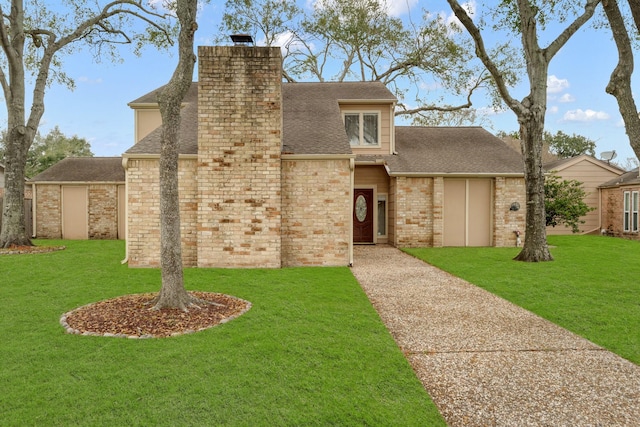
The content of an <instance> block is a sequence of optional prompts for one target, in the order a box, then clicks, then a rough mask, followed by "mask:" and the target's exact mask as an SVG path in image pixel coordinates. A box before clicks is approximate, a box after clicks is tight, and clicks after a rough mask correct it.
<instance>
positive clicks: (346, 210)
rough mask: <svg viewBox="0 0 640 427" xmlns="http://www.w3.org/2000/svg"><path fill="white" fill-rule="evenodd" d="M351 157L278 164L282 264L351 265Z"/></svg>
mask: <svg viewBox="0 0 640 427" xmlns="http://www.w3.org/2000/svg"><path fill="white" fill-rule="evenodd" d="M350 174H351V172H350V169H349V159H339V160H284V161H283V162H282V265H283V266H285V267H290V266H308V265H314V266H344V265H348V264H349V242H350V240H351V236H350V233H351V227H350V224H351V203H350V201H351V189H350V182H351V179H350Z"/></svg>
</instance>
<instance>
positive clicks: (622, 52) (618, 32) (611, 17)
mask: <svg viewBox="0 0 640 427" xmlns="http://www.w3.org/2000/svg"><path fill="white" fill-rule="evenodd" d="M629 4H630V6H631V8H632V11H633V10H634V8H635V9H637V10H636V11H635V12H634V15H633V16H634V18H636V19H637V20H636V21H635V24H636V25H640V6H638V5H637V3H634V2H633V1H630V2H629ZM602 7H603V8H604V12H605V14H606V16H607V20H608V21H609V27H610V28H611V32H612V33H613V39H614V41H615V43H616V46H617V48H618V64H617V65H616V67H615V69H614V70H613V72H612V73H611V77H610V78H609V84H608V85H607V88H606V91H607V93H608V94H610V95H612V96H614V97H615V98H616V101H617V102H618V109H619V110H620V114H621V115H622V119H623V120H624V125H625V131H626V132H627V136H628V137H629V143H630V145H631V148H632V149H633V152H634V153H635V154H636V157H638V158H640V116H638V107H637V106H636V103H635V99H634V97H633V91H632V90H631V75H632V74H633V70H634V61H633V48H632V46H631V39H630V37H629V32H628V30H627V27H626V26H625V20H624V17H623V15H622V13H621V11H620V8H619V5H618V2H617V1H616V0H605V1H603V2H602ZM636 30H640V27H637V28H636Z"/></svg>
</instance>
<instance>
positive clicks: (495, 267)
mask: <svg viewBox="0 0 640 427" xmlns="http://www.w3.org/2000/svg"><path fill="white" fill-rule="evenodd" d="M548 241H549V244H550V245H552V248H551V253H552V255H553V256H554V258H555V260H554V261H553V262H545V263H523V262H518V261H513V260H512V258H513V257H515V256H516V254H517V253H518V251H519V249H518V248H515V247H513V248H422V249H407V250H406V252H408V253H410V254H412V255H414V256H416V257H418V258H420V259H423V260H425V261H427V262H428V263H430V264H433V265H435V266H437V267H440V268H442V269H443V270H446V271H449V272H450V273H452V274H454V275H456V276H459V277H462V278H464V279H466V280H468V281H469V282H471V283H474V284H476V285H478V286H480V287H482V288H484V289H486V290H488V291H490V292H492V293H494V294H497V295H500V296H501V297H503V298H505V299H507V300H509V301H512V302H513V303H515V304H517V305H519V306H521V307H524V308H526V309H528V310H530V311H532V312H534V313H536V314H538V315H540V316H542V317H544V318H546V319H548V320H550V321H552V322H553V323H556V324H558V325H560V326H563V327H564V328H566V329H569V330H571V331H573V332H575V333H577V334H579V335H581V336H583V337H585V338H587V339H589V340H591V341H593V342H595V343H597V344H599V345H601V346H603V347H605V348H607V349H609V350H611V351H613V352H615V353H617V354H619V355H620V356H622V357H624V358H626V359H629V360H631V361H632V362H634V363H636V364H640V242H635V241H629V240H622V239H615V238H610V237H601V236H549V239H548Z"/></svg>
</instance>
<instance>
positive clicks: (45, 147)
mask: <svg viewBox="0 0 640 427" xmlns="http://www.w3.org/2000/svg"><path fill="white" fill-rule="evenodd" d="M2 142H3V144H2V145H1V146H0V159H2V158H4V133H3V135H2ZM66 157H93V153H92V152H91V145H90V144H89V142H88V141H87V140H86V139H85V138H80V137H79V136H77V135H73V136H66V135H65V134H63V133H62V131H61V130H60V129H59V128H58V126H56V127H54V128H53V129H51V131H49V133H48V134H46V135H44V136H43V135H42V134H40V132H38V133H37V134H36V136H35V138H34V140H33V144H31V148H30V149H29V152H28V153H27V165H26V172H25V175H26V176H27V178H32V177H34V176H36V175H37V174H39V173H40V172H42V171H44V170H45V169H47V168H49V167H51V166H53V165H54V164H56V163H58V162H59V161H60V160H62V159H64V158H66Z"/></svg>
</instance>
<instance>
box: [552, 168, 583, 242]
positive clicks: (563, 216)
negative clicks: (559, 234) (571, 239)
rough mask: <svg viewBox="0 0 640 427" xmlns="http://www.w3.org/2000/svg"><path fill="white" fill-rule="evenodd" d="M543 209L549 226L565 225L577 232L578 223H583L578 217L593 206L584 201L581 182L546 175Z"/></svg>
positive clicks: (578, 229)
mask: <svg viewBox="0 0 640 427" xmlns="http://www.w3.org/2000/svg"><path fill="white" fill-rule="evenodd" d="M544 192H545V197H544V209H545V213H546V218H547V220H546V223H547V225H548V226H549V225H550V226H552V227H555V226H556V225H566V226H567V227H570V228H571V231H573V232H574V233H578V232H579V231H580V228H579V225H580V224H584V220H581V219H580V218H581V217H583V216H585V215H586V214H587V213H589V212H591V211H592V210H594V209H595V208H592V207H590V206H589V205H587V204H586V203H585V202H584V198H585V196H586V195H587V193H585V191H584V190H583V189H582V183H581V182H580V181H577V180H575V179H572V180H566V179H563V180H561V179H560V177H558V176H555V175H551V176H547V177H546V179H545V181H544Z"/></svg>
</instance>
